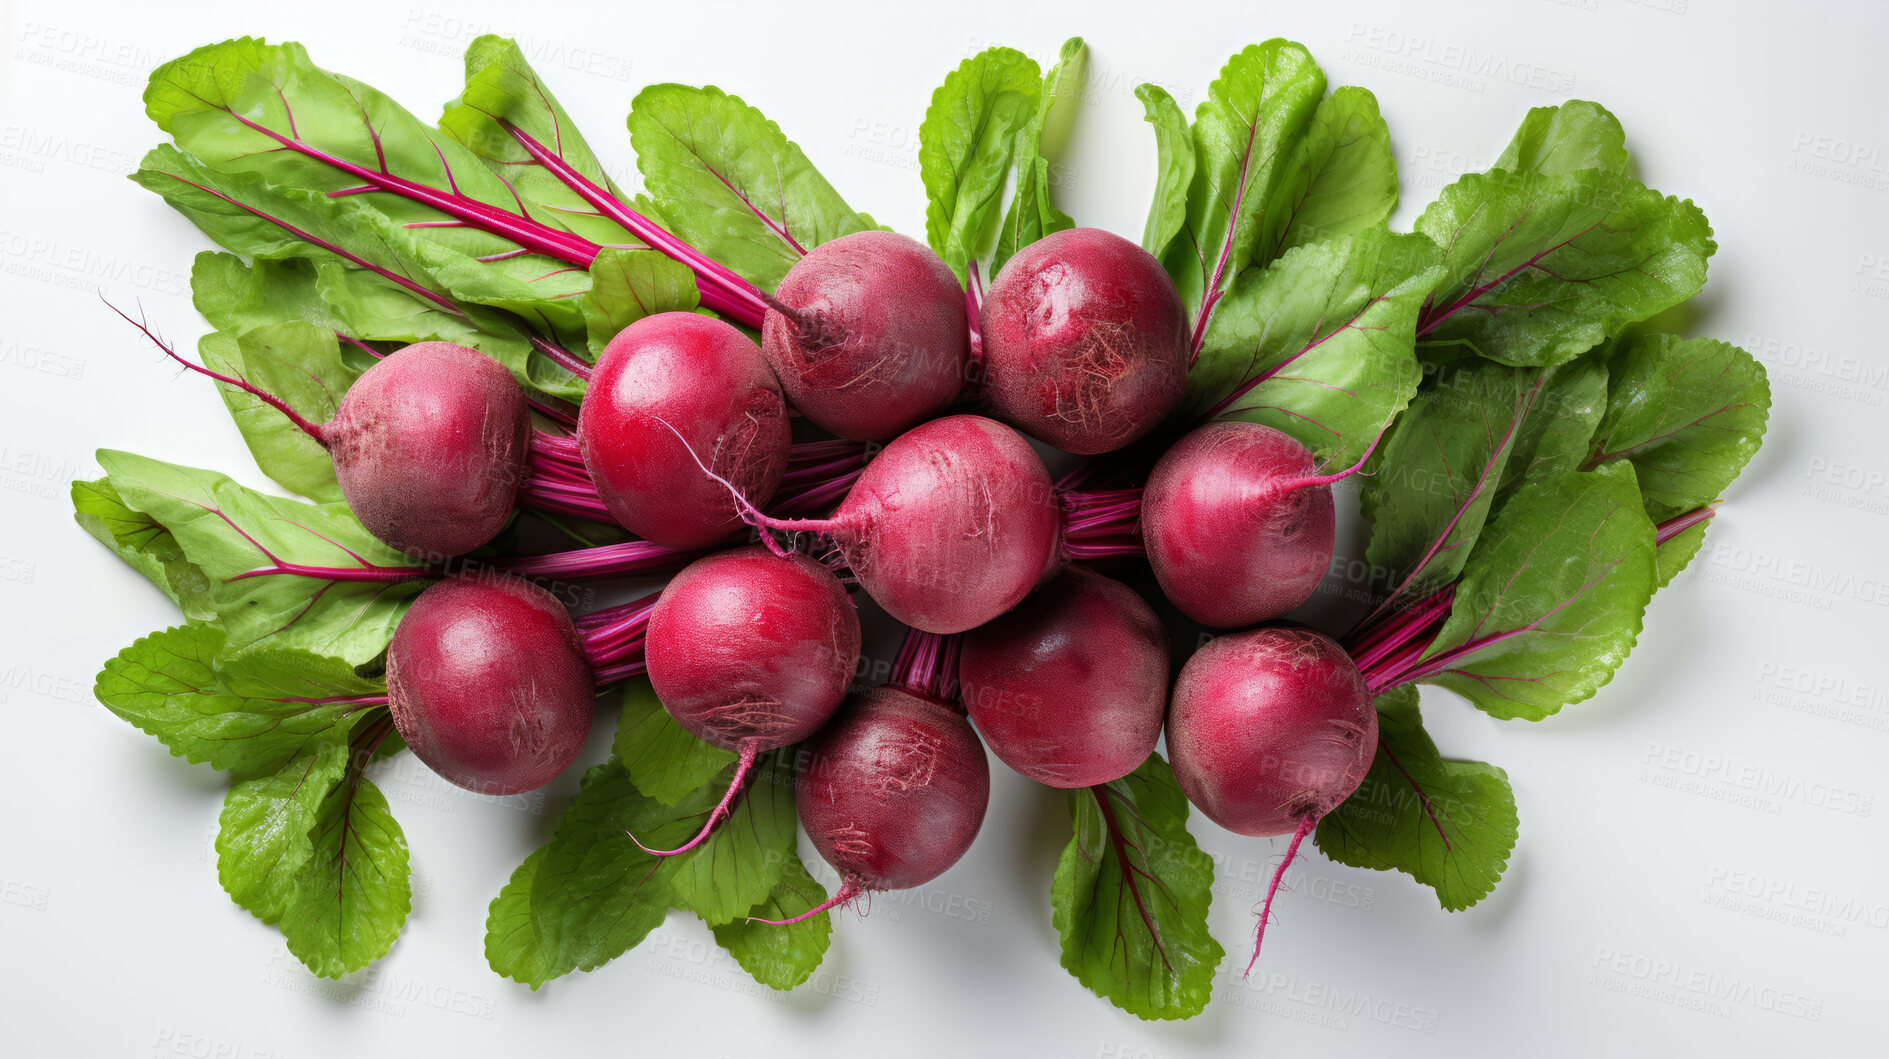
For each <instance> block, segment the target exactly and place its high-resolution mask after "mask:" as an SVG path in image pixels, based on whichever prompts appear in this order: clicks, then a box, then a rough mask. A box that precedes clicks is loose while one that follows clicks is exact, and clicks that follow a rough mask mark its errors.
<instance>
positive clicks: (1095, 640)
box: [958, 566, 1168, 788]
mask: <svg viewBox="0 0 1889 1059" xmlns="http://www.w3.org/2000/svg"><path fill="white" fill-rule="evenodd" d="M958 679H959V684H960V687H961V688H962V693H961V698H962V699H963V702H964V704H965V707H966V708H967V709H968V710H969V711H970V715H971V721H972V723H974V724H976V725H977V731H978V733H979V734H980V735H982V736H983V737H984V743H985V744H986V745H987V746H989V747H990V749H991V752H992V753H994V754H996V755H997V756H998V757H999V758H1000V759H1002V760H1003V762H1004V763H1005V764H1007V765H1009V766H1010V767H1011V768H1013V769H1016V770H1017V771H1018V772H1021V773H1023V774H1024V775H1025V776H1028V777H1029V778H1031V779H1033V780H1035V781H1037V782H1038V783H1044V784H1048V785H1049V786H1051V787H1064V788H1073V787H1093V786H1095V785H1097V784H1101V783H1107V782H1109V781H1110V780H1116V779H1120V778H1121V777H1123V776H1126V775H1128V774H1129V773H1130V772H1133V771H1134V770H1135V769H1136V768H1137V767H1138V766H1140V765H1141V763H1142V762H1144V761H1146V760H1147V759H1148V755H1149V754H1152V753H1154V746H1155V741H1156V740H1157V739H1159V738H1160V736H1161V721H1162V717H1163V715H1164V714H1165V713H1166V712H1167V693H1168V648H1167V634H1166V633H1165V632H1164V631H1163V630H1162V628H1161V620H1160V618H1158V617H1157V616H1156V615H1155V613H1154V610H1153V609H1152V608H1151V607H1149V606H1148V604H1147V603H1146V602H1144V601H1143V600H1142V598H1141V597H1140V596H1138V595H1136V594H1135V592H1134V590H1133V589H1130V588H1129V587H1128V586H1127V585H1124V584H1122V583H1120V582H1119V581H1112V580H1110V579H1109V578H1106V577H1103V576H1102V575H1101V574H1098V573H1095V572H1093V571H1090V570H1087V569H1084V568H1082V567H1079V566H1074V567H1069V568H1067V569H1065V570H1064V571H1063V572H1062V573H1060V574H1058V575H1057V576H1056V577H1055V578H1054V579H1052V580H1051V581H1050V582H1049V583H1048V584H1045V585H1044V586H1043V587H1041V588H1039V589H1037V590H1036V591H1034V592H1032V593H1030V595H1029V597H1028V598H1026V599H1025V600H1024V601H1023V602H1022V603H1020V604H1018V605H1017V607H1016V609H1014V610H1012V611H1010V612H1009V613H1008V614H1005V615H1003V616H1001V617H999V618H997V619H996V620H994V621H991V622H989V623H988V624H985V625H982V626H979V627H978V628H976V629H973V630H971V631H970V632H968V633H966V634H965V635H964V648H963V655H962V657H961V658H960V660H959V662H958Z"/></svg>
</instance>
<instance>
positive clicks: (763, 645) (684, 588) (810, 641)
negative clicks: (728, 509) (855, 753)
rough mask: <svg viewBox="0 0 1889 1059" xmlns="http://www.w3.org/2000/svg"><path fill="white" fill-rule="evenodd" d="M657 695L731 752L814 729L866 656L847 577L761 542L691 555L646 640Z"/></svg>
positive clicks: (794, 739) (782, 742)
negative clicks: (700, 556) (772, 551)
mask: <svg viewBox="0 0 1889 1059" xmlns="http://www.w3.org/2000/svg"><path fill="white" fill-rule="evenodd" d="M645 654H646V657H647V659H648V663H649V679H650V681H651V683H653V684H654V685H655V687H656V696H657V697H658V698H660V699H661V700H662V704H663V706H664V707H665V708H666V709H668V711H669V713H670V715H671V716H673V717H674V718H675V719H676V722H677V723H678V724H680V725H682V727H684V728H686V729H688V730H689V731H690V732H691V733H692V734H694V735H695V736H696V737H697V738H700V739H704V740H707V741H708V742H710V743H713V744H715V745H716V746H719V747H721V748H723V749H724V750H735V751H741V750H744V749H746V748H749V747H752V748H753V749H754V750H755V751H757V752H758V751H767V750H772V749H774V748H776V747H782V746H787V745H789V744H791V743H798V742H800V741H801V740H802V739H805V738H806V737H807V736H809V735H812V734H813V732H814V731H815V730H816V729H818V728H819V727H820V726H821V725H822V724H825V723H826V720H827V718H829V717H831V716H832V715H833V711H834V710H835V709H837V708H838V707H839V704H840V702H841V700H843V699H844V698H845V697H846V692H847V690H848V689H849V688H850V687H851V685H852V680H853V672H854V670H855V669H856V668H857V666H858V664H859V613H858V611H857V610H856V609H855V608H854V607H853V601H852V599H851V598H850V597H848V596H847V594H846V588H845V586H843V585H841V584H840V581H839V578H837V577H834V576H833V574H832V572H831V571H829V570H827V568H826V567H824V566H821V565H820V564H819V563H816V562H814V561H813V560H812V559H809V558H807V557H806V556H804V555H795V556H791V557H789V558H786V559H781V558H776V557H775V556H773V555H771V554H769V553H768V551H767V549H765V548H762V547H759V546H755V547H748V548H738V549H735V550H733V551H728V552H721V553H719V554H716V555H711V556H708V557H707V558H703V559H698V560H696V561H695V562H693V563H691V564H689V565H688V566H687V567H686V568H684V569H683V571H682V572H681V573H679V574H677V575H676V576H675V578H674V579H672V580H671V581H670V582H669V585H668V587H666V588H664V589H663V593H662V596H661V597H660V598H659V599H657V601H656V606H655V609H654V610H653V611H652V612H651V614H650V617H649V638H648V644H647V647H646V648H645Z"/></svg>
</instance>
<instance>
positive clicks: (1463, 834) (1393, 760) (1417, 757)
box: [1313, 685, 1519, 912]
mask: <svg viewBox="0 0 1889 1059" xmlns="http://www.w3.org/2000/svg"><path fill="white" fill-rule="evenodd" d="M1377 720H1378V730H1377V731H1378V735H1377V756H1376V758H1374V759H1373V760H1372V762H1371V771H1370V772H1369V773H1368V774H1367V775H1366V776H1365V777H1364V782H1363V783H1360V784H1359V785H1358V789H1357V790H1356V791H1355V792H1353V793H1352V795H1351V797H1350V798H1347V799H1346V800H1345V802H1344V804H1342V805H1340V806H1339V807H1338V808H1336V809H1334V810H1332V811H1331V812H1330V813H1328V814H1326V816H1325V817H1324V818H1323V819H1322V820H1320V821H1319V822H1318V830H1317V831H1316V832H1314V836H1313V837H1314V840H1315V841H1316V842H1317V843H1318V848H1319V850H1320V851H1321V852H1323V853H1324V854H1325V855H1326V856H1327V857H1330V858H1331V859H1332V860H1335V861H1337V862H1338V863H1340V864H1349V865H1351V866H1353V867H1357V868H1373V869H1376V870H1378V871H1392V870H1395V871H1401V872H1403V873H1404V874H1406V875H1409V876H1410V877H1412V878H1414V879H1416V880H1417V881H1418V882H1420V883H1422V884H1424V885H1425V886H1428V887H1430V888H1431V889H1432V890H1434V891H1436V899H1437V903H1438V904H1441V905H1442V906H1443V907H1444V908H1446V909H1448V910H1450V911H1452V912H1458V911H1461V910H1463V909H1465V908H1468V907H1469V906H1471V905H1473V904H1475V903H1476V902H1478V901H1480V900H1482V899H1483V898H1484V897H1487V896H1489V893H1490V892H1491V891H1493V890H1494V889H1495V886H1496V883H1497V882H1499V881H1501V878H1502V872H1503V871H1504V870H1505V869H1506V868H1507V867H1508V863H1509V856H1510V854H1512V853H1513V852H1514V851H1515V840H1516V836H1517V834H1518V826H1519V822H1518V820H1517V818H1516V814H1515V792H1514V790H1513V789H1512V788H1511V787H1510V786H1509V777H1508V773H1506V772H1504V771H1502V770H1501V769H1499V768H1496V767H1495V766H1494V765H1487V764H1484V763H1482V762H1480V761H1458V760H1454V759H1451V758H1446V757H1444V756H1443V755H1442V754H1440V753H1438V752H1437V748H1436V743H1435V742H1434V741H1433V740H1431V738H1430V735H1429V733H1427V732H1425V731H1424V730H1423V717H1422V715H1421V714H1420V713H1419V711H1418V707H1417V689H1416V688H1415V687H1411V686H1408V685H1406V686H1404V687H1401V688H1397V689H1394V690H1392V691H1389V692H1386V693H1385V694H1383V695H1380V696H1378V698H1377Z"/></svg>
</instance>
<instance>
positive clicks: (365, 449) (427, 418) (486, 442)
mask: <svg viewBox="0 0 1889 1059" xmlns="http://www.w3.org/2000/svg"><path fill="white" fill-rule="evenodd" d="M106 304H107V305H108V306H110V307H111V310H112V312H115V313H118V315H119V317H120V318H122V319H123V320H124V321H125V322H126V323H129V324H131V325H132V326H133V327H136V328H137V329H138V330H140V331H143V332H144V335H145V337H146V338H149V339H150V340H151V341H152V342H153V343H154V344H155V345H156V346H157V347H158V348H159V349H161V350H163V351H164V355H165V356H167V357H170V358H171V359H172V360H175V361H176V362H177V363H179V364H182V365H183V366H184V367H186V368H189V369H190V370H191V371H194V372H196V373H197V374H199V375H204V376H207V377H209V378H212V379H215V380H216V381H217V382H219V383H222V384H223V385H225V386H228V387H231V388H234V389H237V390H241V391H243V392H244V393H247V394H249V395H250V396H251V397H254V398H256V399H257V400H259V401H261V402H262V403H263V404H266V405H268V406H269V407H271V408H273V409H275V410H276V411H277V412H280V413H281V414H282V415H283V417H284V418H286V419H287V420H288V421H289V422H290V423H293V424H294V425H295V426H296V428H297V429H299V430H301V431H302V432H303V433H304V434H307V435H308V436H309V437H311V438H313V439H314V440H315V441H316V442H317V443H319V444H320V445H321V447H322V448H324V449H327V450H328V454H329V457H330V458H331V459H333V460H334V469H335V480H336V484H338V485H339V486H340V487H341V496H342V499H343V500H345V501H346V502H347V505H348V509H349V510H350V511H352V512H353V513H354V516H355V517H356V518H358V519H360V520H361V524H362V525H363V526H364V527H366V529H367V531H368V532H369V533H372V534H373V535H374V536H375V537H376V538H377V539H379V540H380V541H381V542H382V543H384V544H387V545H389V546H391V547H395V548H399V549H400V550H402V551H404V552H407V553H409V554H411V555H417V556H420V557H421V558H425V559H445V558H450V557H452V556H455V555H459V554H461V553H464V552H469V551H471V550H472V549H474V548H477V547H479V546H480V545H482V544H484V543H486V542H487V541H489V540H491V539H492V538H493V537H494V536H496V535H497V534H498V531H499V530H502V529H504V528H505V523H506V522H508V521H509V520H510V519H511V517H512V502H513V500H515V499H516V498H517V496H518V488H519V485H520V484H521V483H522V482H523V481H524V478H525V466H526V457H527V450H528V446H529V441H528V440H527V432H528V431H529V430H530V428H531V419H530V415H529V414H528V413H527V411H526V402H525V392H524V390H523V389H521V388H520V387H519V385H518V383H517V381H516V380H514V379H513V378H512V376H511V373H510V372H508V371H506V370H505V368H504V367H503V366H501V365H500V364H499V363H498V362H497V361H495V360H493V359H492V358H490V357H488V356H486V355H485V354H483V353H480V352H479V351H478V350H475V349H467V348H466V347H465V346H458V345H454V344H453V343H451V342H416V343H414V344H413V345H410V346H404V347H402V348H400V349H398V350H395V351H394V352H393V353H390V354H388V355H387V356H386V357H384V358H383V359H382V360H381V361H380V362H379V363H377V364H375V365H374V366H373V367H371V368H369V369H367V371H365V372H363V373H361V377H360V378H358V379H356V380H355V381H354V385H352V386H350V387H349V388H348V392H347V394H346V395H344V396H343V397H342V398H341V406H340V407H339V408H337V409H336V410H335V416H334V418H333V419H331V420H329V421H328V422H327V423H312V422H310V421H309V420H308V419H306V418H304V417H303V416H302V415H301V414H300V413H299V412H297V411H296V410H295V409H294V407H293V406H291V405H290V404H289V403H288V402H287V401H284V400H283V399H282V398H280V397H277V396H276V395H275V394H272V393H270V392H269V391H267V390H264V389H262V388H261V387H259V386H256V385H255V384H253V383H251V382H250V381H249V380H247V379H244V378H241V377H239V376H235V375H225V374H223V373H222V372H218V371H212V370H210V369H209V368H206V367H204V366H203V365H201V364H193V363H191V362H190V361H188V360H185V359H184V358H182V357H180V356H178V355H177V351H176V350H174V349H172V348H171V347H170V346H169V345H168V344H166V343H165V342H164V340H163V339H161V338H159V337H158V336H157V334H156V333H155V332H153V331H152V330H151V329H150V328H149V327H147V326H146V325H145V324H144V323H143V322H142V321H139V320H133V319H132V318H131V317H129V316H126V315H125V314H124V313H123V312H122V311H120V310H119V309H118V307H117V306H112V305H111V303H109V302H107V303H106Z"/></svg>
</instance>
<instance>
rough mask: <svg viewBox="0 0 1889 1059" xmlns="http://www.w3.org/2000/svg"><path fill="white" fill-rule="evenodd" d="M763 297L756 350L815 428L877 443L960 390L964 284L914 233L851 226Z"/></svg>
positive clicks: (965, 347) (966, 342)
mask: <svg viewBox="0 0 1889 1059" xmlns="http://www.w3.org/2000/svg"><path fill="white" fill-rule="evenodd" d="M774 300H775V302H776V303H777V305H776V307H774V308H770V309H769V310H768V313H767V318H766V319H765V320H764V321H763V322H762V325H761V348H762V349H763V350H764V351H765V352H766V354H767V360H768V363H769V364H770V365H772V366H773V368H774V374H775V375H776V376H777V377H778V378H779V379H780V385H781V389H782V390H784V391H786V394H787V398H788V400H789V401H791V402H792V403H793V406H794V407H795V408H798V409H799V410H800V411H801V414H803V415H805V416H806V417H807V418H808V419H809V420H811V421H812V422H813V423H814V424H815V425H817V426H819V427H821V428H823V429H825V430H830V431H832V432H833V433H835V434H838V435H839V436H841V437H844V438H851V439H853V440H855V441H882V440H884V439H886V438H890V437H893V436H895V435H897V434H898V433H900V432H901V431H903V430H906V429H907V428H909V427H911V426H913V425H914V424H916V423H920V422H922V421H924V420H926V419H929V418H931V417H932V416H934V415H937V414H938V413H939V412H942V411H943V410H944V409H945V408H946V407H947V406H948V405H950V404H951V402H952V401H953V400H954V399H955V398H956V397H957V395H958V391H959V389H961V388H962V387H963V385H964V379H965V376H966V375H967V374H968V367H969V364H970V357H971V338H970V334H971V329H970V319H969V317H968V316H967V315H966V313H965V307H964V305H965V302H964V291H963V290H962V289H960V288H959V286H958V281H957V277H955V276H953V275H952V274H951V270H950V269H949V268H947V267H946V266H945V263H944V262H943V261H941V260H939V258H938V255H937V254H934V253H932V252H931V249H930V248H929V247H927V246H925V245H924V244H923V243H920V242H918V241H917V240H915V239H911V238H908V237H906V236H903V235H898V234H896V233H894V232H856V233H854V234H852V235H846V236H841V237H840V238H838V239H835V240H833V241H831V242H828V243H822V244H820V245H819V246H817V247H814V248H813V250H811V251H809V252H808V254H807V256H806V257H803V258H801V259H800V261H799V262H798V263H796V264H795V265H794V267H793V268H792V269H790V270H789V271H788V273H787V276H786V278H785V279H783V280H781V284H780V289H779V290H777V291H775V292H774ZM782 309H786V310H789V311H790V312H791V314H792V316H793V318H792V319H790V318H789V315H788V313H784V312H782Z"/></svg>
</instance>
